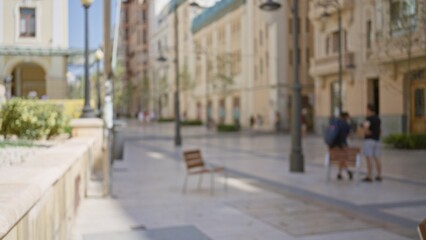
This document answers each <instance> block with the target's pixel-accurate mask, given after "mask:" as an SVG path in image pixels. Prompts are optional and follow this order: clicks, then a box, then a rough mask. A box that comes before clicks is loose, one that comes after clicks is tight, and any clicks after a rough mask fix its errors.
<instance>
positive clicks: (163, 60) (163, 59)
mask: <svg viewBox="0 0 426 240" xmlns="http://www.w3.org/2000/svg"><path fill="white" fill-rule="evenodd" d="M157 61H158V62H167V58H166V57H164V56H163V55H160V56H159V57H158V58H157Z"/></svg>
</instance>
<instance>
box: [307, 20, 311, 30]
mask: <svg viewBox="0 0 426 240" xmlns="http://www.w3.org/2000/svg"><path fill="white" fill-rule="evenodd" d="M310 31H311V22H310V21H309V18H306V32H307V33H309V32H310Z"/></svg>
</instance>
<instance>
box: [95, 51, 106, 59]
mask: <svg viewBox="0 0 426 240" xmlns="http://www.w3.org/2000/svg"><path fill="white" fill-rule="evenodd" d="M95 57H96V60H98V61H101V60H102V59H104V52H103V51H102V50H101V49H98V50H96V53H95Z"/></svg>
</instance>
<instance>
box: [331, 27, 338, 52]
mask: <svg viewBox="0 0 426 240" xmlns="http://www.w3.org/2000/svg"><path fill="white" fill-rule="evenodd" d="M331 39H332V47H333V53H336V52H338V51H339V31H336V32H333V35H332V37H331Z"/></svg>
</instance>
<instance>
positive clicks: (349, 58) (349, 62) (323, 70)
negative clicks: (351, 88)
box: [311, 52, 355, 75]
mask: <svg viewBox="0 0 426 240" xmlns="http://www.w3.org/2000/svg"><path fill="white" fill-rule="evenodd" d="M312 63H313V64H312V69H311V72H312V74H313V75H327V74H336V73H338V72H339V56H338V54H333V55H330V56H326V57H321V58H315V59H313V60H312ZM353 68H355V53H353V52H346V53H344V54H343V71H347V70H349V69H353Z"/></svg>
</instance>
